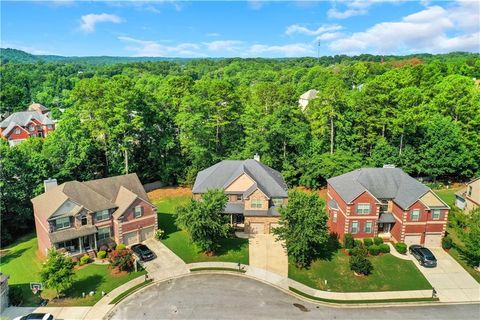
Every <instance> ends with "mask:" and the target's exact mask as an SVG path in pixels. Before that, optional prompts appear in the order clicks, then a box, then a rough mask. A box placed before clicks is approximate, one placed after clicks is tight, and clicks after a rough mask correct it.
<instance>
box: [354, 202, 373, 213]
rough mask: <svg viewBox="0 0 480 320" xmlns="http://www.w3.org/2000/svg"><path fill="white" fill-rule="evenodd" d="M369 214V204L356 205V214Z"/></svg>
mask: <svg viewBox="0 0 480 320" xmlns="http://www.w3.org/2000/svg"><path fill="white" fill-rule="evenodd" d="M369 213H370V204H369V203H359V204H357V214H369Z"/></svg>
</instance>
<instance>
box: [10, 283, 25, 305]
mask: <svg viewBox="0 0 480 320" xmlns="http://www.w3.org/2000/svg"><path fill="white" fill-rule="evenodd" d="M8 301H9V303H10V305H12V306H19V305H20V304H22V301H23V295H22V289H20V287H14V286H12V287H10V288H9V289H8Z"/></svg>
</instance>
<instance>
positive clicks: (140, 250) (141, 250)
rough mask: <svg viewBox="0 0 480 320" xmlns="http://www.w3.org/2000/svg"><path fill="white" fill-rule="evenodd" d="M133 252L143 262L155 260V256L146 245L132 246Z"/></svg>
mask: <svg viewBox="0 0 480 320" xmlns="http://www.w3.org/2000/svg"><path fill="white" fill-rule="evenodd" d="M132 251H133V252H135V254H136V255H137V256H138V257H139V258H140V260H142V261H150V260H152V259H154V258H155V254H154V253H153V251H152V250H150V249H149V248H148V247H147V246H146V245H144V244H141V243H140V244H136V245H133V246H132Z"/></svg>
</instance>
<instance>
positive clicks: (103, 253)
mask: <svg viewBox="0 0 480 320" xmlns="http://www.w3.org/2000/svg"><path fill="white" fill-rule="evenodd" d="M106 256H107V252H106V251H105V250H100V251H98V252H97V258H98V259H105V257H106Z"/></svg>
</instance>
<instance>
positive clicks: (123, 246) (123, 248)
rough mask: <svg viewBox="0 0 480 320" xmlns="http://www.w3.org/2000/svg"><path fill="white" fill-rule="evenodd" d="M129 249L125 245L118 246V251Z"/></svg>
mask: <svg viewBox="0 0 480 320" xmlns="http://www.w3.org/2000/svg"><path fill="white" fill-rule="evenodd" d="M126 248H127V247H126V246H125V245H124V244H123V243H119V244H117V247H116V248H115V249H116V250H125V249H126Z"/></svg>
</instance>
